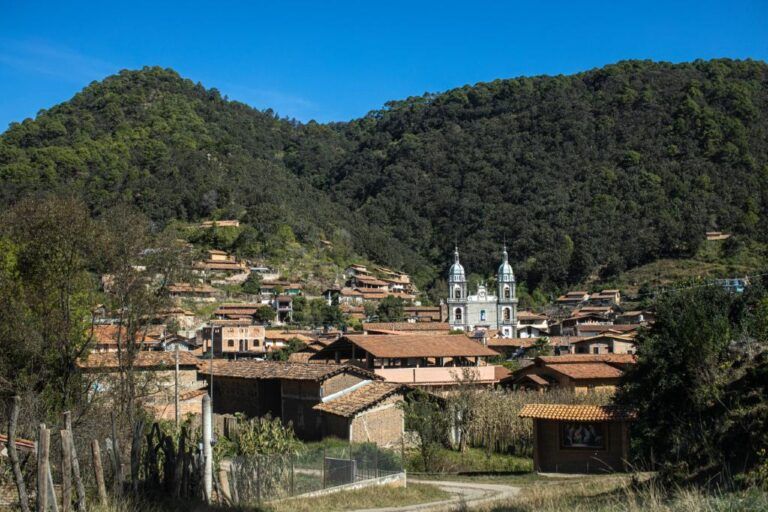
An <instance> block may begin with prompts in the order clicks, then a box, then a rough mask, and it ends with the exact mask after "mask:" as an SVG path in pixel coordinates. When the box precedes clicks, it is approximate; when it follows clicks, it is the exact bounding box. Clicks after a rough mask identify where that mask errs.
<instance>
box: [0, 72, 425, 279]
mask: <svg viewBox="0 0 768 512" xmlns="http://www.w3.org/2000/svg"><path fill="white" fill-rule="evenodd" d="M297 129H298V128H297V126H296V125H295V124H294V123H290V122H287V121H285V120H280V119H278V118H276V117H275V116H274V115H273V114H272V113H271V112H259V111H257V110H254V109H252V108H250V107H248V106H246V105H243V104H240V103H237V102H231V101H227V100H226V99H225V98H222V97H221V95H220V94H219V93H218V91H216V90H215V89H210V90H207V89H205V88H204V87H202V86H201V85H199V84H194V83H193V82H191V81H189V80H184V79H182V78H181V77H179V76H178V74H176V73H175V72H173V71H170V70H163V69H160V68H145V69H143V70H141V71H124V72H121V73H120V74H119V75H115V76H112V77H109V78H107V79H105V80H104V81H102V82H98V83H93V84H91V85H90V86H88V87H87V88H86V89H84V90H83V91H82V92H81V93H79V94H77V95H76V96H75V97H74V98H72V99H71V100H70V101H68V102H66V103H63V104H61V105H58V106H56V107H54V108H52V109H50V110H48V111H45V112H42V113H41V114H40V115H38V117H37V118H36V119H35V120H26V121H24V122H23V123H21V124H15V125H13V126H11V128H10V129H9V130H8V131H7V132H6V133H5V134H3V136H2V139H0V179H1V180H2V189H1V191H0V198H1V199H2V201H3V203H4V204H8V203H10V202H13V201H15V200H16V199H17V198H19V197H22V196H24V195H25V194H29V193H36V192H40V191H72V192H74V193H76V194H79V195H82V196H83V197H84V198H85V199H86V201H87V203H88V204H89V205H90V206H91V208H92V209H93V210H94V212H96V213H99V212H101V211H103V210H105V209H107V208H109V207H110V206H112V205H113V204H115V203H116V202H119V201H124V202H129V203H134V204H136V205H138V206H140V207H141V208H142V210H144V211H145V212H146V213H147V214H148V215H149V216H150V217H151V218H152V219H153V220H155V221H157V222H160V223H165V222H167V221H169V220H171V219H181V220H198V219H200V218H210V217H236V218H239V219H241V220H243V221H245V222H247V223H248V224H249V225H251V226H253V227H255V228H256V233H255V234H253V233H249V236H252V237H253V236H255V237H256V238H261V239H263V240H262V242H263V243H264V244H268V241H269V239H271V238H274V237H275V236H280V235H281V233H283V232H284V231H285V230H284V229H283V228H284V226H286V225H287V226H289V227H290V228H291V230H292V231H293V233H295V235H296V237H297V238H298V239H299V240H300V241H301V242H311V241H317V240H318V239H329V240H335V241H337V242H339V243H344V242H345V241H350V242H351V244H352V245H353V246H354V249H355V250H357V251H359V252H362V253H365V254H368V255H370V256H371V257H372V258H374V259H377V260H378V261H382V262H386V263H389V264H391V265H395V266H402V265H403V264H405V263H408V264H410V265H411V266H413V265H419V264H420V260H419V258H418V256H416V255H415V254H413V253H411V252H410V251H409V250H408V248H407V247H405V246H403V245H402V244H399V243H398V242H397V241H396V240H393V239H391V237H389V236H388V235H386V234H385V233H383V232H382V231H381V230H379V229H377V228H375V227H370V226H368V225H367V222H366V220H365V218H364V217H362V216H361V215H359V214H355V213H352V212H350V211H349V210H347V209H346V208H345V207H344V206H343V205H339V204H335V203H334V202H332V201H331V200H330V199H329V198H328V196H327V194H326V193H324V192H321V191H318V190H316V189H315V188H314V187H312V185H311V184H310V183H308V182H307V181H306V180H302V179H299V178H297V177H296V176H295V175H294V174H293V173H292V172H290V171H289V170H287V169H286V167H285V165H284V164H283V162H282V158H283V155H284V151H285V145H286V142H288V141H290V139H291V137H292V134H293V133H294V132H295V131H297ZM281 229H282V231H281Z"/></svg>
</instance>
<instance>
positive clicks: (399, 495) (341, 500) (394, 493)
mask: <svg viewBox="0 0 768 512" xmlns="http://www.w3.org/2000/svg"><path fill="white" fill-rule="evenodd" d="M450 497H451V494H450V493H447V492H445V491H443V490H441V489H438V488H437V487H435V486H433V485H425V484H408V487H395V488H392V487H386V488H383V487H369V488H367V489H360V490H357V491H345V492H339V493H335V494H329V495H328V496H321V497H317V498H304V499H293V500H286V501H283V502H280V503H275V504H273V505H271V506H270V507H268V508H266V510H269V511H273V512H330V511H335V510H356V509H366V508H380V507H397V506H404V505H415V504H418V503H427V502H431V501H441V500H445V499H448V498H450Z"/></svg>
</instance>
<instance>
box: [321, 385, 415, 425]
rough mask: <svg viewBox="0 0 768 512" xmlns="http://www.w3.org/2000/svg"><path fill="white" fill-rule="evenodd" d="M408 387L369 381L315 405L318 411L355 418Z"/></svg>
mask: <svg viewBox="0 0 768 512" xmlns="http://www.w3.org/2000/svg"><path fill="white" fill-rule="evenodd" d="M405 389H407V388H406V386H403V385H402V384H395V383H392V382H368V383H366V384H364V385H362V386H360V387H359V388H357V389H354V390H352V391H350V392H348V393H345V394H343V395H341V396H339V397H338V398H335V399H333V400H329V401H328V402H322V403H319V404H317V405H316V406H314V407H313V409H314V410H316V411H322V412H327V413H329V414H334V415H336V416H341V417H344V418H353V417H355V416H356V415H357V414H358V413H360V412H361V411H364V410H365V409H369V408H371V407H373V406H375V405H376V404H378V403H379V402H381V401H382V400H384V399H385V398H388V397H390V396H392V395H394V394H397V393H402V392H403V391H404V390H405Z"/></svg>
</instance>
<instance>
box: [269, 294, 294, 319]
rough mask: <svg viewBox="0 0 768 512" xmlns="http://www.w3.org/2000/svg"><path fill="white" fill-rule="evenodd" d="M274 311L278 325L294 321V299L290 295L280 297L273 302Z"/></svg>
mask: <svg viewBox="0 0 768 512" xmlns="http://www.w3.org/2000/svg"><path fill="white" fill-rule="evenodd" d="M272 309H274V310H275V314H276V320H277V323H278V324H284V323H290V322H292V321H293V297H292V296H290V295H278V296H276V297H275V298H274V299H273V300H272Z"/></svg>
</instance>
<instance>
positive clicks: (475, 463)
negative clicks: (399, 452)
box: [407, 448, 533, 474]
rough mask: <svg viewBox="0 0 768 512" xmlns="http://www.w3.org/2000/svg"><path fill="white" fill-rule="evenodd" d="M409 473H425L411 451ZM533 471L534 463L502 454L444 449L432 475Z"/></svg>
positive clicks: (479, 450) (433, 466) (475, 449)
mask: <svg viewBox="0 0 768 512" xmlns="http://www.w3.org/2000/svg"><path fill="white" fill-rule="evenodd" d="M407 459H408V468H407V469H408V472H409V473H421V472H423V467H422V462H421V459H420V458H419V454H418V452H417V451H415V450H411V451H409V452H408V454H407ZM530 471H533V461H532V460H531V459H529V458H526V457H516V456H514V455H505V454H500V453H491V454H490V455H488V454H487V453H486V452H485V451H484V450H481V449H478V448H468V449H467V451H466V452H465V453H461V452H458V451H454V450H448V449H442V450H440V451H439V453H438V455H437V457H436V458H435V462H434V463H433V465H432V468H431V471H430V473H449V474H455V473H478V472H484V473H525V472H530Z"/></svg>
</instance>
